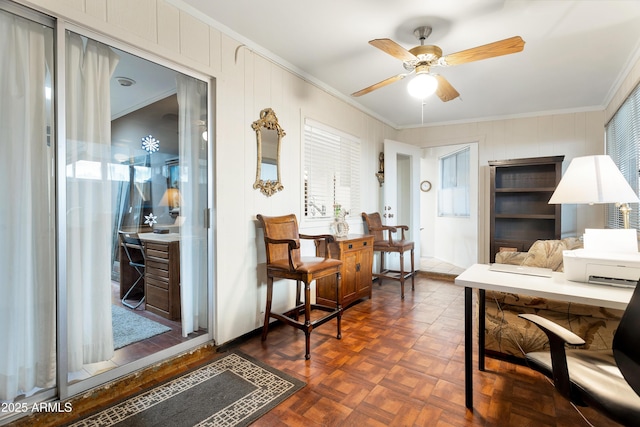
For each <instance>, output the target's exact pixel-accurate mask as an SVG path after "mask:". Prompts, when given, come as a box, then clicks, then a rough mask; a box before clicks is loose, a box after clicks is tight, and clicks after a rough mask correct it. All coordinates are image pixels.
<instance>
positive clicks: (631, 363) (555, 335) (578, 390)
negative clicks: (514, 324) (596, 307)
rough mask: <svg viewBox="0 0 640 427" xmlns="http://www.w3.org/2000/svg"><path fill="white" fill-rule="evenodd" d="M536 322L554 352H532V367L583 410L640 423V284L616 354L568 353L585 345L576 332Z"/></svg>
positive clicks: (617, 338) (616, 344)
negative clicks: (567, 345)
mask: <svg viewBox="0 0 640 427" xmlns="http://www.w3.org/2000/svg"><path fill="white" fill-rule="evenodd" d="M520 317H522V318H524V319H527V320H529V321H531V322H533V323H534V324H535V325H536V326H538V327H539V328H540V329H542V331H543V332H544V333H545V334H546V335H547V337H548V338H549V347H550V350H551V351H550V352H531V353H527V354H526V355H525V356H526V360H527V362H528V363H529V366H530V367H531V368H533V369H535V370H536V371H539V372H542V373H543V374H544V375H546V376H547V377H549V378H551V379H553V382H554V386H555V388H556V390H558V392H560V394H561V395H562V396H563V397H565V398H566V399H569V400H570V401H571V402H573V403H574V404H576V405H579V406H591V407H593V408H594V409H596V410H597V411H599V412H601V413H603V414H604V415H606V416H607V417H609V418H611V419H612V420H614V421H616V422H618V423H621V424H623V425H625V426H637V425H638V422H639V420H640V396H639V394H640V334H638V332H637V328H638V325H640V284H638V285H637V286H636V288H635V290H634V292H633V295H632V296H631V301H629V305H628V306H627V308H626V309H625V312H624V314H623V315H622V318H621V319H620V325H619V326H618V329H617V330H616V332H615V334H614V336H613V345H612V347H613V350H603V351H595V350H581V349H567V350H565V343H566V344H569V345H573V346H580V345H583V344H584V343H585V342H584V340H583V339H582V338H580V337H579V336H577V335H575V334H574V333H573V332H570V331H568V330H567V329H565V328H563V327H561V326H559V325H557V324H555V323H553V322H551V321H549V320H547V319H545V318H542V317H540V316H538V315H535V314H521V315H520Z"/></svg>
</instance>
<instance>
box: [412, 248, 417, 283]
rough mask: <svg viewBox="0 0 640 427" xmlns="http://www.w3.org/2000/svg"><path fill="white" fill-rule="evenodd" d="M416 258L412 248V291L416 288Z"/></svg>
mask: <svg viewBox="0 0 640 427" xmlns="http://www.w3.org/2000/svg"><path fill="white" fill-rule="evenodd" d="M414 259H415V258H414V256H413V249H411V290H412V291H415V290H416V283H415V282H416V281H415V277H416V269H415V264H414Z"/></svg>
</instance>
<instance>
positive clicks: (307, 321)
mask: <svg viewBox="0 0 640 427" xmlns="http://www.w3.org/2000/svg"><path fill="white" fill-rule="evenodd" d="M303 329H304V340H305V343H304V345H305V354H304V358H305V360H309V359H311V330H312V329H313V327H312V326H311V285H310V284H309V283H306V282H305V284H304V328H303Z"/></svg>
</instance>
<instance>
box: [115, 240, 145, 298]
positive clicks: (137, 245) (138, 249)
mask: <svg viewBox="0 0 640 427" xmlns="http://www.w3.org/2000/svg"><path fill="white" fill-rule="evenodd" d="M119 233H120V239H121V245H122V247H123V248H124V252H125V253H126V254H127V260H120V262H123V261H124V262H128V263H129V265H130V266H131V267H133V269H134V271H135V272H136V273H137V275H138V277H137V278H136V279H135V281H134V282H133V284H132V285H131V287H130V288H129V290H128V291H127V293H126V294H124V296H123V297H122V305H124V306H125V307H129V308H131V309H133V310H135V309H136V308H138V307H140V305H141V304H142V303H143V302H144V300H145V297H146V296H145V294H144V268H145V262H146V259H145V254H144V246H143V245H142V241H141V240H140V239H138V236H137V234H135V233H128V232H126V231H120V232H119ZM136 255H137V256H136ZM120 274H122V272H121V273H120ZM138 285H140V286H139V288H141V290H142V298H141V299H140V300H138V301H136V302H135V303H128V302H127V301H126V300H127V299H128V298H129V295H130V294H131V293H132V292H134V291H135V289H136V287H138Z"/></svg>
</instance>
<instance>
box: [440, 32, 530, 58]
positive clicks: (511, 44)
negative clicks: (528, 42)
mask: <svg viewBox="0 0 640 427" xmlns="http://www.w3.org/2000/svg"><path fill="white" fill-rule="evenodd" d="M522 49H524V40H522V37H520V36H515V37H511V38H508V39H504V40H500V41H497V42H493V43H489V44H485V45H482V46H478V47H474V48H471V49H467V50H463V51H460V52H456V53H452V54H451V55H447V56H445V57H444V58H442V59H443V62H444V63H443V64H442V65H459V64H465V63H467V62H473V61H480V60H481V59H488V58H493V57H495V56H502V55H509V54H511V53H517V52H521V51H522Z"/></svg>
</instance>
